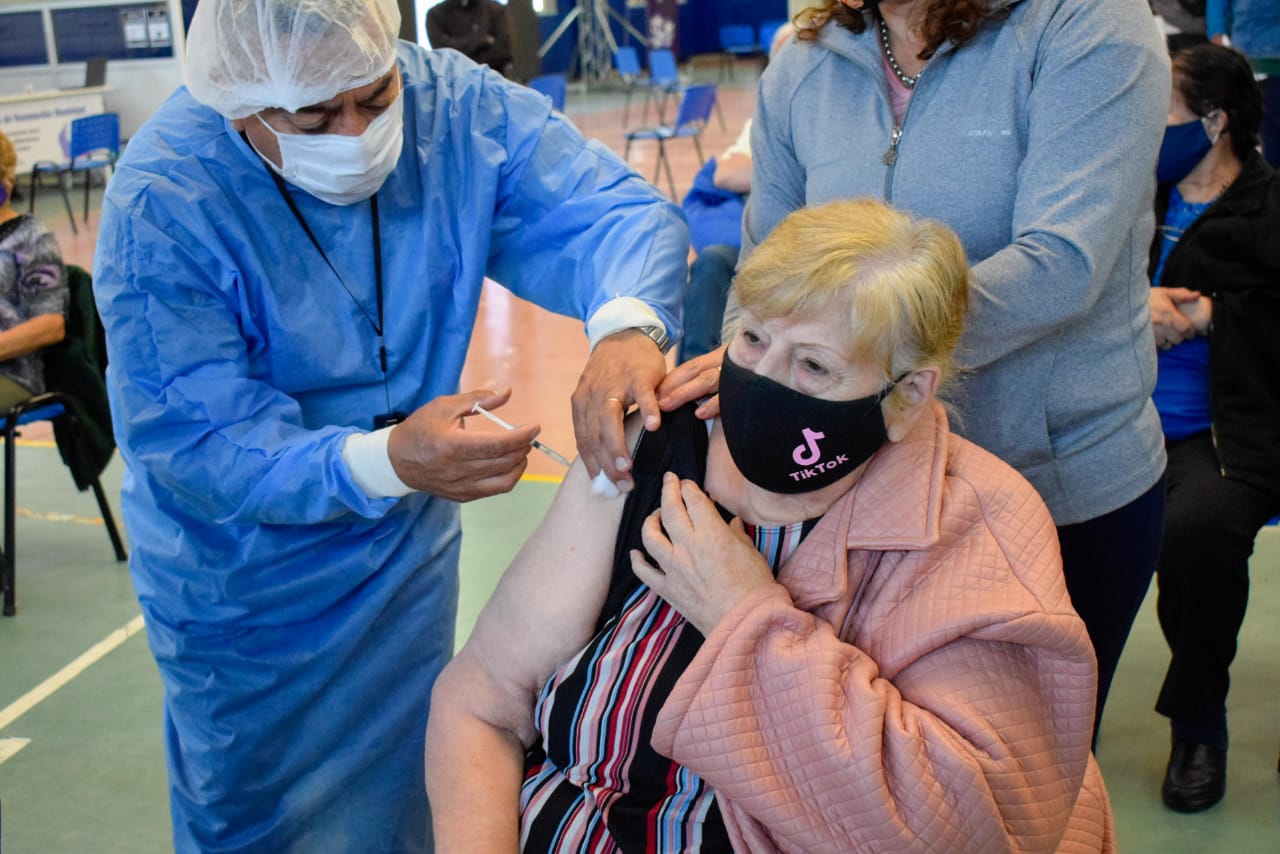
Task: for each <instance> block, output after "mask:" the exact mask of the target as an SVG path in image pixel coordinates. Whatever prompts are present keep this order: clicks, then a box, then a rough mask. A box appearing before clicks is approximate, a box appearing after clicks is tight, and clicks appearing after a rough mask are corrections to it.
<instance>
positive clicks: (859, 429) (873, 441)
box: [720, 351, 897, 495]
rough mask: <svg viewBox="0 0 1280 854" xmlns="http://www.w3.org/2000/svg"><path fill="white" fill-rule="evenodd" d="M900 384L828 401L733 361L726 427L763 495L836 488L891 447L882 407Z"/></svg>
mask: <svg viewBox="0 0 1280 854" xmlns="http://www.w3.org/2000/svg"><path fill="white" fill-rule="evenodd" d="M895 385H897V383H896V382H895V383H891V384H889V385H887V386H885V387H884V388H883V389H881V390H880V391H878V392H876V393H875V394H873V395H870V396H868V397H863V398H859V399H858V400H820V399H819V398H816V397H810V396H809V395H807V394H801V393H800V392H798V391H795V390H794V389H790V388H787V387H786V386H784V385H782V384H781V383H776V382H774V381H773V380H771V379H769V378H768V377H762V376H760V375H759V374H757V373H755V372H754V371H750V370H748V369H746V368H744V367H742V366H740V365H736V364H734V363H733V361H732V360H730V358H729V354H728V352H727V351H726V352H725V355H724V362H723V363H722V365H721V368H720V427H721V429H722V430H723V431H724V441H725V444H726V445H727V446H728V448H729V455H730V456H731V457H733V462H734V464H735V465H737V467H738V470H739V471H741V472H742V474H743V476H744V477H746V479H747V480H749V481H751V482H752V483H754V484H755V485H756V486H758V487H760V488H761V489H767V490H769V491H770V492H778V493H782V494H785V495H794V494H797V493H801V492H813V491H814V490H816V489H821V488H822V487H824V486H827V485H829V484H832V483H835V482H836V481H837V480H839V479H840V478H842V477H844V476H845V475H847V474H848V473H849V472H851V471H853V470H854V469H856V468H857V467H858V466H860V465H862V464H863V463H864V462H866V461H867V460H868V459H870V458H871V455H872V454H874V453H875V452H876V451H877V450H879V448H880V446H882V445H883V444H884V443H885V442H887V441H888V440H889V434H888V431H887V430H886V429H885V424H884V414H883V413H882V412H881V411H880V402H881V401H883V400H884V399H885V397H887V396H888V394H889V392H890V391H892V390H893V387H894V386H895Z"/></svg>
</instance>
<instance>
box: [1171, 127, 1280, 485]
mask: <svg viewBox="0 0 1280 854" xmlns="http://www.w3.org/2000/svg"><path fill="white" fill-rule="evenodd" d="M1170 190H1171V187H1170V186H1169V185H1162V186H1161V187H1160V188H1159V190H1158V192H1157V194H1156V221H1157V223H1161V224H1163V222H1164V216H1165V213H1166V211H1167V209H1168V206H1169V194H1170ZM1159 257H1160V235H1159V232H1158V231H1157V233H1156V239H1155V240H1154V241H1153V242H1152V245H1151V267H1150V269H1151V270H1154V269H1155V266H1156V261H1157V260H1158V259H1159ZM1156 284H1159V285H1164V286H1166V287H1184V288H1191V289H1192V290H1196V291H1200V292H1201V293H1203V294H1205V295H1207V296H1209V297H1211V298H1212V299H1213V321H1212V323H1211V325H1210V328H1209V395H1210V410H1211V413H1210V417H1211V420H1212V425H1213V439H1214V448H1215V449H1216V451H1217V454H1218V464H1219V466H1220V468H1221V469H1222V474H1223V476H1224V477H1229V478H1232V479H1234V480H1240V481H1243V482H1245V483H1249V484H1251V485H1253V486H1256V487H1258V488H1260V489H1263V490H1265V491H1266V492H1268V493H1270V494H1272V495H1276V496H1280V177H1277V175H1276V173H1275V172H1273V171H1272V169H1271V167H1270V166H1268V165H1267V164H1266V162H1265V161H1264V160H1263V159H1262V156H1261V155H1259V154H1258V153H1257V152H1253V153H1252V154H1251V155H1250V157H1249V159H1248V160H1247V161H1245V164H1244V168H1243V169H1242V170H1241V172H1240V175H1239V176H1238V177H1237V178H1236V180H1235V181H1234V182H1232V184H1231V186H1230V187H1228V188H1227V189H1226V191H1225V192H1224V193H1223V194H1222V195H1221V196H1219V197H1218V200H1217V201H1216V202H1214V203H1213V205H1212V206H1210V207H1209V208H1208V209H1207V210H1206V211H1205V212H1204V213H1203V214H1201V215H1200V218H1199V219H1197V220H1196V221H1195V222H1194V223H1192V225H1191V227H1190V228H1188V229H1187V231H1186V233H1185V234H1183V235H1182V237H1181V239H1179V241H1178V243H1177V245H1175V246H1174V247H1173V251H1172V252H1170V253H1169V260H1168V261H1167V262H1166V263H1165V269H1164V275H1163V279H1162V281H1160V282H1157V283H1156Z"/></svg>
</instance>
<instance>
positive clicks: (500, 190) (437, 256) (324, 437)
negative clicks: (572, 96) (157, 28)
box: [95, 44, 688, 854]
mask: <svg viewBox="0 0 1280 854" xmlns="http://www.w3.org/2000/svg"><path fill="white" fill-rule="evenodd" d="M398 61H399V63H400V67H401V71H402V73H403V79H404V86H405V93H404V109H405V128H404V133H405V145H404V149H403V152H402V154H401V157H400V160H399V163H398V165H397V167H396V169H395V171H394V172H393V173H392V174H391V176H390V177H389V178H388V179H387V182H386V184H385V185H384V186H383V187H382V189H381V190H380V191H379V193H378V201H379V209H380V218H381V233H382V257H383V265H384V271H385V273H384V297H385V302H386V305H385V310H384V317H385V345H386V352H387V359H388V372H387V374H386V377H385V379H384V375H383V372H382V368H381V366H380V363H379V362H380V360H379V357H378V350H379V344H378V339H377V336H376V334H375V332H374V330H373V324H372V323H371V322H370V319H369V317H366V312H367V313H368V314H369V315H373V314H374V313H375V303H376V298H375V288H374V276H373V253H372V227H371V216H370V204H369V203H368V202H363V203H360V204H356V205H352V206H349V207H334V206H330V205H327V204H325V203H323V202H320V201H319V200H317V199H315V198H313V197H311V196H309V195H307V194H306V193H304V192H301V191H296V190H295V191H293V196H294V198H295V199H296V201H297V204H298V207H299V208H300V209H301V212H302V214H303V216H304V217H305V219H306V220H307V222H308V224H309V225H310V227H311V229H312V230H313V232H314V233H315V235H316V238H317V240H318V242H319V244H320V245H321V246H322V247H323V248H324V250H325V252H326V253H327V255H328V257H329V260H330V261H331V262H332V264H333V266H334V268H336V270H337V271H338V272H339V273H340V274H341V275H342V278H343V279H344V280H345V282H346V283H347V286H348V287H349V288H350V289H351V290H352V293H348V292H347V290H344V288H343V286H342V285H341V284H340V282H339V281H338V278H337V276H335V274H334V272H333V271H332V270H330V268H329V267H328V266H327V265H326V263H325V261H324V259H323V258H322V257H321V255H320V254H319V252H317V251H316V249H315V247H314V246H313V245H312V244H311V242H310V241H309V240H308V238H307V237H306V235H305V232H304V231H303V230H302V228H301V226H300V225H299V224H298V222H297V221H296V220H295V218H294V216H293V215H292V214H291V213H290V211H289V208H288V207H287V205H286V204H285V202H284V200H283V199H282V198H281V196H280V194H279V191H278V189H277V187H276V186H275V184H274V183H273V181H272V179H271V177H270V175H269V173H268V172H267V169H266V166H265V165H264V164H263V163H262V161H261V160H260V159H259V158H258V156H257V155H256V154H255V153H254V152H253V151H252V150H251V149H250V148H249V147H248V145H247V144H246V143H245V142H244V141H243V140H242V139H241V137H240V136H239V135H238V134H237V133H235V132H234V131H233V130H232V128H231V126H230V123H229V122H227V121H226V120H224V119H223V118H222V117H220V116H218V115H217V114H215V113H214V112H212V111H211V110H209V109H207V108H205V107H203V106H201V105H200V104H198V103H196V102H195V101H194V100H193V99H192V98H191V96H190V95H189V94H188V93H187V92H186V91H185V89H183V90H179V91H178V92H177V93H176V94H175V95H174V96H173V97H172V98H170V99H169V100H168V101H167V102H166V103H165V104H164V106H163V107H162V108H161V109H160V110H159V112H158V113H157V114H156V115H155V116H154V117H153V118H152V120H151V121H149V122H148V123H147V125H146V126H145V127H144V128H143V129H142V130H141V131H140V132H139V133H138V134H137V136H135V137H134V138H133V140H132V141H131V143H130V145H129V147H128V150H127V152H126V154H125V156H124V157H123V159H122V160H121V162H120V164H119V168H118V170H117V173H116V175H115V177H114V178H113V180H112V182H111V185H110V187H109V189H108V192H107V197H106V200H105V203H104V207H103V217H102V228H101V232H100V240H99V245H98V250H97V256H96V260H97V263H96V267H95V279H96V282H95V287H96V294H97V300H98V306H99V310H100V311H101V313H102V318H103V321H104V324H105V327H106V330H107V339H108V344H109V356H110V370H109V373H108V385H109V387H110V392H111V402H112V408H113V410H114V415H115V429H116V435H117V438H118V441H119V444H120V449H121V452H122V454H123V456H124V459H125V462H126V464H127V469H128V471H127V474H126V477H125V485H124V493H123V504H124V517H125V521H126V523H127V525H128V531H129V537H130V540H131V541H132V546H133V554H132V558H131V562H130V569H131V572H132V575H133V579H134V583H135V585H136V587H137V592H138V598H139V601H140V602H141V606H142V610H143V614H144V616H145V618H146V624H147V629H148V637H149V639H150V644H151V648H152V651H153V653H154V655H155V658H156V661H157V663H158V664H159V668H160V672H161V675H162V677H163V681H164V688H165V735H166V744H167V752H168V761H169V771H170V780H171V802H172V812H173V820H174V836H175V842H176V846H177V848H178V849H179V850H181V851H196V850H199V851H202V852H214V851H233V850H234V851H241V850H252V851H269V852H283V851H299V852H308V854H310V852H330V851H359V852H380V851H420V850H428V849H429V847H430V843H429V830H428V816H427V808H426V799H425V794H424V785H423V757H422V752H423V732H424V727H425V724H426V719H427V707H428V701H429V696H430V691H431V686H432V682H433V681H434V679H435V677H436V675H437V674H438V673H439V671H440V669H441V668H442V667H443V665H444V664H445V662H446V660H447V659H448V657H449V656H450V654H451V650H452V643H453V635H454V616H455V609H456V605H457V595H458V579H457V569H458V549H459V542H460V533H459V521H458V520H459V514H458V507H457V505H455V504H454V503H452V502H449V501H445V500H442V499H438V498H434V497H432V496H429V495H425V494H421V493H415V494H412V495H409V496H408V497H405V498H403V499H381V500H373V499H370V498H369V497H367V496H366V495H365V493H364V492H363V491H362V490H361V489H360V488H359V487H358V486H357V485H356V484H355V483H354V482H353V481H352V479H351V475H350V473H349V471H348V468H347V466H346V464H345V463H344V462H343V459H342V453H341V452H342V447H343V443H344V441H345V439H346V437H347V436H348V434H350V433H352V432H354V431H358V430H368V429H371V426H372V425H371V421H372V418H373V416H374V415H376V414H378V413H382V412H386V411H388V410H391V409H399V410H404V411H406V412H410V411H412V410H413V409H415V408H416V407H419V406H421V405H423V404H425V403H427V402H428V401H430V400H431V399H432V398H434V397H437V396H439V395H443V394H452V393H455V392H456V391H457V390H458V383H459V376H460V372H461V369H462V364H463V359H464V356H465V354H466V351H467V344H468V340H469V338H470V336H471V330H472V326H473V324H474V321H475V317H476V310H477V304H478V301H479V298H480V289H481V282H482V279H483V277H484V276H485V275H486V274H487V275H490V276H492V277H493V278H494V279H496V280H498V281H500V282H503V283H504V284H506V285H507V286H508V287H509V288H510V289H511V290H512V291H514V292H515V293H516V294H518V295H520V296H522V297H524V298H526V299H529V300H532V301H534V302H536V303H538V304H540V305H542V306H544V307H546V308H549V309H552V310H554V311H557V312H560V313H564V314H569V315H573V316H577V317H581V318H584V319H585V318H587V317H589V316H590V314H591V312H593V311H594V310H595V309H596V308H598V307H599V306H600V305H601V304H602V303H604V302H605V301H606V300H607V299H609V298H611V297H614V296H617V295H630V296H635V297H638V298H641V299H643V300H645V301H646V302H647V303H649V304H650V305H651V306H652V307H653V308H654V309H655V310H656V311H657V312H658V314H659V315H660V316H661V318H662V320H663V322H664V323H666V325H667V327H668V328H669V329H671V330H673V331H675V330H676V329H677V322H676V318H675V317H674V316H673V312H674V311H676V310H677V309H676V307H677V306H678V305H679V302H680V292H681V288H682V287H683V282H684V278H685V257H686V254H687V252H688V237H687V231H686V229H685V226H684V223H683V219H682V217H681V215H680V213H679V210H678V208H675V207H674V206H673V205H671V204H669V203H667V202H666V201H665V199H663V197H662V196H660V195H659V194H658V193H657V191H656V190H654V189H653V188H652V187H651V186H649V185H647V184H646V183H645V182H643V181H642V180H641V179H639V178H638V177H637V176H636V175H635V174H634V173H632V172H630V171H629V170H628V169H627V168H626V166H625V165H624V164H623V163H622V162H621V161H620V160H619V159H618V158H617V157H616V156H615V155H613V154H612V153H610V152H609V151H608V150H607V149H605V148H604V147H603V146H601V145H599V144H598V143H592V142H587V141H586V140H584V139H583V138H582V136H581V135H580V134H579V133H578V132H577V131H576V130H575V129H574V128H573V127H572V126H571V125H570V124H568V123H567V122H566V121H564V119H563V118H562V117H559V116H556V115H553V114H552V113H551V112H550V109H549V107H548V105H547V102H546V100H545V99H544V98H543V97H542V96H541V95H538V94H536V93H534V92H532V91H531V90H528V89H524V88H523V87H519V86H514V85H512V84H508V83H506V82H505V81H503V80H501V78H499V77H498V76H497V75H495V74H493V73H491V72H489V71H487V70H483V69H481V68H480V67H478V66H475V65H473V64H472V63H470V62H469V61H467V60H464V59H463V58H462V57H461V56H460V55H459V54H456V53H453V52H452V51H441V52H434V53H431V54H428V53H426V52H425V51H422V50H421V49H419V48H417V47H416V46H412V45H408V44H402V45H401V46H400V49H399V56H398ZM357 303H359V304H357ZM526 348H527V349H528V350H530V351H531V352H527V355H528V356H530V357H535V356H536V345H535V344H534V343H533V342H529V343H527V344H526Z"/></svg>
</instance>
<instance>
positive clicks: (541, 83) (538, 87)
mask: <svg viewBox="0 0 1280 854" xmlns="http://www.w3.org/2000/svg"><path fill="white" fill-rule="evenodd" d="M529 88H530V89H533V90H534V91H535V92H541V93H542V94H544V95H546V96H547V97H548V98H550V99H551V106H552V107H554V108H555V109H557V110H559V111H560V112H562V113H563V112H564V96H565V89H566V88H567V81H566V79H565V76H564V75H563V74H541V75H539V76H537V77H535V78H533V79H532V80H530V81H529Z"/></svg>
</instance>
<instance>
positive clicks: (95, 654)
mask: <svg viewBox="0 0 1280 854" xmlns="http://www.w3.org/2000/svg"><path fill="white" fill-rule="evenodd" d="M142 630H143V625H142V615H141V614H139V615H138V616H136V617H134V618H133V619H132V620H130V621H129V622H127V623H125V624H124V625H123V626H121V627H120V628H118V629H116V630H115V631H113V632H112V633H111V634H109V635H107V636H106V637H105V638H103V639H102V640H100V641H98V642H97V643H95V644H94V645H93V646H91V647H89V648H88V649H86V650H85V651H84V652H82V653H80V655H79V656H78V657H77V658H76V659H75V661H72V662H71V663H70V664H68V665H67V666H66V667H64V668H62V669H61V670H59V671H58V672H57V673H55V674H53V675H52V676H50V677H49V678H48V679H46V680H44V681H43V682H41V683H40V684H39V685H37V686H36V687H34V688H32V689H31V690H30V691H28V692H27V693H25V694H23V695H22V696H21V697H19V698H18V699H16V700H14V701H13V702H12V703H10V704H9V705H8V706H7V707H5V708H4V709H2V710H0V730H3V729H4V728H5V727H7V726H8V725H9V724H11V723H13V722H14V721H16V720H17V719H18V718H20V717H22V716H23V715H25V714H26V713H27V712H29V711H31V710H32V709H33V708H35V707H36V706H38V705H39V704H40V703H42V702H44V701H45V700H47V699H48V698H49V697H51V696H53V694H54V692H56V691H57V690H58V689H59V688H61V687H62V686H63V685H66V684H67V683H68V682H70V681H71V680H72V679H75V678H76V677H77V676H79V675H80V674H81V673H83V672H84V671H85V670H88V669H89V667H91V666H92V665H93V664H94V663H95V662H97V661H98V660H99V659H101V658H102V657H103V656H104V655H106V654H107V653H109V652H111V650H113V649H115V648H116V647H118V646H120V644H122V643H124V642H125V641H127V640H128V639H129V638H131V637H133V636H134V635H136V634H137V633H138V632H140V631H142ZM15 752H16V751H15ZM11 755H12V754H11Z"/></svg>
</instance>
